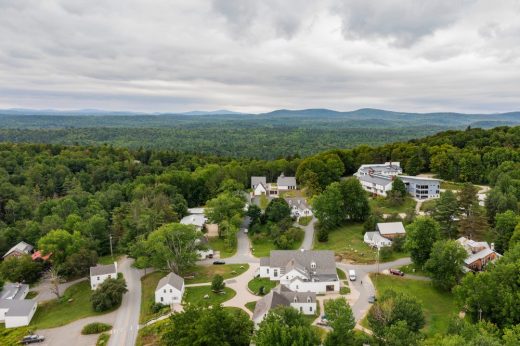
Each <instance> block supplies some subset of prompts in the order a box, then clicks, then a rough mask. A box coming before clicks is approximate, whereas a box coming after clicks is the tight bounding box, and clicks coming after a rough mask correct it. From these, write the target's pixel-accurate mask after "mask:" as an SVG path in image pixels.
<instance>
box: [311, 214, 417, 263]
mask: <svg viewBox="0 0 520 346" xmlns="http://www.w3.org/2000/svg"><path fill="white" fill-rule="evenodd" d="M363 234H364V233H363V224H362V223H352V224H348V225H346V226H343V227H340V228H337V229H335V230H332V231H330V232H329V240H328V241H326V242H323V243H322V242H319V241H318V240H317V239H314V250H333V251H334V253H335V254H336V255H337V256H341V259H342V260H348V261H352V262H356V263H374V262H375V261H376V259H377V251H375V250H374V249H372V248H370V247H369V246H368V245H367V244H365V243H364V242H363ZM407 256H408V254H407V253H404V252H402V253H401V252H394V253H392V255H391V256H390V258H388V259H386V261H388V262H390V261H394V260H396V259H398V258H402V257H407Z"/></svg>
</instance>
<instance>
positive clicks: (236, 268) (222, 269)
mask: <svg viewBox="0 0 520 346" xmlns="http://www.w3.org/2000/svg"><path fill="white" fill-rule="evenodd" d="M248 269H249V264H247V263H244V264H221V265H209V266H196V267H194V268H193V269H190V270H189V271H188V274H187V275H190V276H193V277H194V278H193V279H185V280H184V282H185V284H199V283H204V282H211V280H212V279H213V277H214V276H215V275H217V274H218V275H221V276H222V277H223V278H224V280H226V279H230V278H233V277H235V276H238V275H240V274H242V273H244V272H246V271H247V270H248Z"/></svg>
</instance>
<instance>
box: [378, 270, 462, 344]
mask: <svg viewBox="0 0 520 346" xmlns="http://www.w3.org/2000/svg"><path fill="white" fill-rule="evenodd" d="M371 279H372V282H373V283H374V285H375V287H376V290H377V295H381V294H383V293H384V292H385V291H387V290H390V289H391V290H394V291H396V292H403V293H406V294H409V295H411V296H413V297H415V298H416V299H417V300H418V301H419V302H420V304H421V306H422V308H423V311H424V315H425V317H426V326H425V328H424V332H425V333H426V334H427V335H433V334H435V333H446V331H447V328H448V323H449V320H450V319H451V318H452V317H453V316H456V315H457V314H458V312H459V309H458V307H457V304H456V302H455V297H454V296H453V294H451V293H447V292H442V291H439V290H437V289H435V288H434V287H433V286H432V284H431V282H429V281H419V280H413V279H406V278H400V277H395V276H388V275H373V274H372V275H371Z"/></svg>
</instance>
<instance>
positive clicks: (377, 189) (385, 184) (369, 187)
mask: <svg viewBox="0 0 520 346" xmlns="http://www.w3.org/2000/svg"><path fill="white" fill-rule="evenodd" d="M402 173H403V170H402V169H401V166H400V163H399V162H385V163H384V164H367V165H362V166H361V167H359V169H358V171H357V172H356V173H355V174H354V175H355V176H356V177H357V179H358V180H359V182H360V183H361V186H362V187H363V189H365V190H366V191H368V192H370V193H371V194H373V195H377V196H384V197H386V196H387V193H388V192H389V191H390V190H392V184H393V181H394V179H395V178H396V177H399V179H401V180H402V181H403V183H404V185H405V186H406V191H407V192H408V193H409V194H410V195H411V196H412V197H414V198H416V199H430V198H438V197H439V196H440V180H438V179H433V178H424V177H415V176H409V175H402Z"/></svg>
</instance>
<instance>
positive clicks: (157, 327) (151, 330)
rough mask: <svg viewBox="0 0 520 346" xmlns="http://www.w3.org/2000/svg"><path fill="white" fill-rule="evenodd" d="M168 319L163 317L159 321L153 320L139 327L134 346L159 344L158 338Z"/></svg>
mask: <svg viewBox="0 0 520 346" xmlns="http://www.w3.org/2000/svg"><path fill="white" fill-rule="evenodd" d="M169 321H170V319H168V318H167V319H164V320H161V321H159V322H155V323H154V324H151V325H149V326H146V327H143V328H141V329H139V332H138V333H137V340H136V342H135V345H136V346H145V345H160V340H159V338H160V337H161V334H162V331H163V328H164V326H165V325H166V324H168V322H169Z"/></svg>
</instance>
